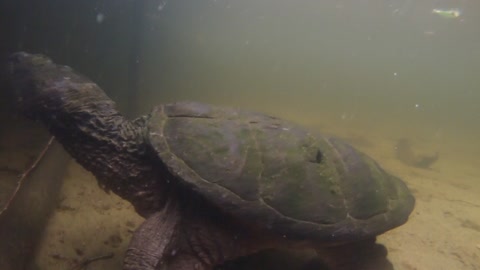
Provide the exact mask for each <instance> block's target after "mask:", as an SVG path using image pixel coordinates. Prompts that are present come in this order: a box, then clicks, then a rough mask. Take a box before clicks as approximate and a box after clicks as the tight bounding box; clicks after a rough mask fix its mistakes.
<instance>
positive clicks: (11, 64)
mask: <svg viewBox="0 0 480 270" xmlns="http://www.w3.org/2000/svg"><path fill="white" fill-rule="evenodd" d="M2 73H3V76H4V78H5V82H6V89H7V91H9V92H10V95H13V96H14V99H15V100H16V103H17V106H16V107H17V108H18V109H19V111H20V112H21V113H22V114H23V115H25V116H27V117H29V118H33V119H40V120H42V121H43V122H45V123H46V124H47V125H50V124H52V123H53V122H55V123H56V124H59V123H61V122H62V121H61V118H62V117H67V116H68V117H70V116H74V114H75V113H80V114H82V115H84V116H85V112H86V110H87V111H90V113H95V111H99V112H102V113H103V111H104V110H105V109H107V111H108V109H110V111H114V110H113V108H114V103H113V101H111V100H110V99H109V98H108V97H107V96H106V95H105V93H104V92H103V91H102V90H101V89H100V88H99V87H98V86H97V85H96V84H95V83H93V82H91V81H90V80H88V79H86V78H84V77H83V76H81V75H79V74H77V73H75V72H74V71H73V70H72V69H71V68H70V67H68V66H61V65H57V64H55V63H53V62H52V60H50V58H48V57H46V56H44V55H40V54H29V53H26V52H17V53H14V54H12V55H10V56H9V57H8V59H7V61H6V64H5V66H4V67H3V72H2ZM64 120H67V119H64Z"/></svg>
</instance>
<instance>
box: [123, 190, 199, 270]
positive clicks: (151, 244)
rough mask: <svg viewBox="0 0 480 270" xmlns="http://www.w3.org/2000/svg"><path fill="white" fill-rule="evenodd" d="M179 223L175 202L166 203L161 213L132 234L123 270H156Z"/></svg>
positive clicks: (146, 221)
mask: <svg viewBox="0 0 480 270" xmlns="http://www.w3.org/2000/svg"><path fill="white" fill-rule="evenodd" d="M179 221H180V211H179V207H178V204H177V202H176V201H175V200H170V201H168V202H167V204H166V206H165V208H164V209H163V211H160V212H157V213H155V214H153V215H152V216H150V217H149V218H148V219H147V220H145V221H144V222H143V224H142V225H140V227H139V228H138V229H137V230H136V231H135V233H134V234H133V237H132V240H131V242H130V245H129V247H128V249H127V252H126V254H125V258H124V263H123V269H124V270H155V269H158V268H157V266H159V265H160V262H161V261H163V260H164V258H165V257H166V255H167V254H166V253H168V247H169V246H170V245H171V242H172V241H173V237H174V236H175V234H176V231H177V230H178V227H179V226H178V225H179ZM192 269H193V268H192Z"/></svg>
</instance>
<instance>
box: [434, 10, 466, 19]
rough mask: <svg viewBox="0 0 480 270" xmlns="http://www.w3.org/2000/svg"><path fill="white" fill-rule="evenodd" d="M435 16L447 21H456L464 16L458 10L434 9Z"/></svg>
mask: <svg viewBox="0 0 480 270" xmlns="http://www.w3.org/2000/svg"><path fill="white" fill-rule="evenodd" d="M432 13H433V14H437V15H439V16H441V17H443V18H446V19H455V18H458V17H460V15H462V12H461V11H460V9H458V8H451V9H440V8H434V9H432Z"/></svg>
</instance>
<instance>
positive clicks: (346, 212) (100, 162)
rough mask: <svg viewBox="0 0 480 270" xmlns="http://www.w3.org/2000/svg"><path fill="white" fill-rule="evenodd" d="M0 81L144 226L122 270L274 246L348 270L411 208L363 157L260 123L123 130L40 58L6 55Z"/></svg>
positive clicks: (172, 119) (192, 113)
mask: <svg viewBox="0 0 480 270" xmlns="http://www.w3.org/2000/svg"><path fill="white" fill-rule="evenodd" d="M3 73H4V74H3V75H4V76H5V79H6V83H7V84H6V85H7V86H6V88H7V89H10V90H12V91H13V92H14V93H15V95H17V97H18V98H17V99H18V107H19V109H20V111H21V112H22V113H23V114H24V115H26V116H29V117H31V118H35V119H40V120H41V121H43V122H44V123H45V125H46V126H47V127H48V129H49V130H50V132H51V133H52V134H54V135H55V137H56V138H57V140H58V141H59V142H60V143H62V145H63V146H64V148H65V149H66V150H67V151H68V152H69V153H70V155H71V156H73V157H74V158H75V159H76V160H77V162H78V163H80V164H81V165H82V166H83V167H84V168H86V169H87V170H89V171H91V172H92V173H93V174H94V175H95V176H96V178H97V180H98V182H99V184H100V185H101V186H102V187H103V188H104V189H106V190H111V191H113V192H114V193H116V194H118V195H119V196H121V197H122V198H124V199H125V200H128V201H129V202H131V203H132V204H133V206H134V207H135V209H136V211H137V212H138V213H139V214H141V215H142V216H143V217H145V218H146V220H145V222H144V223H143V224H142V225H141V226H140V227H139V228H138V229H137V230H136V232H135V233H134V235H133V238H132V241H131V243H130V246H129V248H128V250H127V252H126V256H125V259H124V269H129V270H133V269H135V270H140V269H141V270H146V269H163V267H165V268H166V269H170V270H187V269H199V270H202V269H203V270H206V269H212V268H213V267H215V266H216V265H219V264H221V263H223V262H225V261H228V260H231V259H233V258H236V257H239V256H243V255H247V254H251V253H253V252H257V251H260V250H263V249H267V248H274V247H287V248H312V249H315V250H317V251H318V254H319V255H320V256H321V258H322V259H323V260H325V263H327V264H328V265H329V266H330V267H331V269H340V268H341V269H360V268H361V267H362V265H359V264H358V263H360V262H361V261H362V258H361V256H360V255H359V254H364V253H362V250H363V249H364V248H365V247H368V246H371V245H372V244H374V242H375V237H376V235H378V234H381V233H383V232H385V231H387V230H390V229H392V228H395V227H397V226H399V225H402V224H403V223H404V222H406V220H407V218H408V216H409V214H410V213H411V211H412V209H413V206H414V198H413V196H412V195H411V193H410V192H409V190H408V188H407V187H406V185H405V184H404V183H403V182H402V181H401V180H400V179H398V178H396V177H394V176H392V175H390V174H388V173H387V172H385V171H384V170H383V169H382V168H380V166H379V165H378V164H377V163H376V162H375V161H373V160H372V159H371V158H369V157H368V156H366V155H365V154H363V153H361V152H359V151H357V150H355V149H354V148H353V147H351V146H349V145H348V144H346V143H344V142H342V141H340V140H338V139H336V138H331V137H324V136H322V135H319V134H315V133H312V132H309V131H307V130H305V129H303V128H301V127H298V126H296V125H294V124H292V123H289V122H287V121H284V120H281V119H278V118H275V117H272V116H269V115H265V114H261V113H256V112H250V111H245V110H238V109H231V108H223V107H216V106H212V105H207V104H201V103H196V102H183V103H174V104H166V105H159V106H157V107H155V108H154V109H153V110H152V112H151V113H149V114H148V115H146V116H142V117H140V118H138V119H136V120H134V121H129V120H127V119H125V118H124V117H123V116H122V115H121V114H120V113H119V112H118V111H117V110H116V109H115V103H114V102H113V101H112V100H111V99H109V98H108V97H107V95H106V94H105V93H104V92H103V91H102V89H100V88H99V86H97V85H96V84H95V83H93V82H92V81H90V80H89V79H88V78H86V77H83V76H81V75H79V74H77V73H76V72H75V71H73V70H72V69H71V68H70V67H67V66H61V65H57V64H55V63H53V62H52V61H51V60H50V59H49V58H47V57H46V56H42V55H34V54H28V53H25V52H19V53H15V54H13V55H11V56H10V57H9V58H8V60H7V63H6V65H5V67H4V69H3Z"/></svg>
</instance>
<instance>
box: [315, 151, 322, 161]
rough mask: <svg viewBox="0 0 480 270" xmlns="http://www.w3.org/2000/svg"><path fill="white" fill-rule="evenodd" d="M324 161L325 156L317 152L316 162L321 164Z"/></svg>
mask: <svg viewBox="0 0 480 270" xmlns="http://www.w3.org/2000/svg"><path fill="white" fill-rule="evenodd" d="M322 160H323V154H322V152H321V151H320V150H318V151H317V155H316V156H315V162H317V163H321V162H322Z"/></svg>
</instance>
